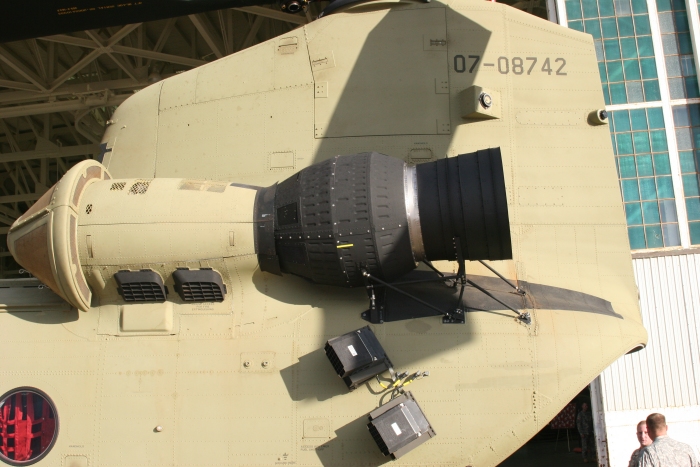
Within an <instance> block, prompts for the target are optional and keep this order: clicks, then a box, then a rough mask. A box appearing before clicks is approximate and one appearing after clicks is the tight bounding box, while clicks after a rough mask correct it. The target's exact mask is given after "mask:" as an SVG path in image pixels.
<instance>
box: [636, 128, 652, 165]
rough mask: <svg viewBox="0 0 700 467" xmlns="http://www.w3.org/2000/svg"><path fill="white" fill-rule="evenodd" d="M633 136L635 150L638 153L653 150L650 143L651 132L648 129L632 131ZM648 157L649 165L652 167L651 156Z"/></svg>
mask: <svg viewBox="0 0 700 467" xmlns="http://www.w3.org/2000/svg"><path fill="white" fill-rule="evenodd" d="M632 138H633V139H634V152H636V153H637V154H639V153H644V152H651V146H650V145H649V133H647V132H646V131H636V132H634V133H632ZM648 157H649V166H650V167H651V156H648ZM649 175H651V174H649Z"/></svg>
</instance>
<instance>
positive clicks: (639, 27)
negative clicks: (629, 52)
mask: <svg viewBox="0 0 700 467" xmlns="http://www.w3.org/2000/svg"><path fill="white" fill-rule="evenodd" d="M634 30H635V32H636V33H637V35H638V36H646V35H649V34H651V25H650V24H649V17H648V16H647V15H637V16H635V17H634Z"/></svg>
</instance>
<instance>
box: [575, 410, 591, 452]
mask: <svg viewBox="0 0 700 467" xmlns="http://www.w3.org/2000/svg"><path fill="white" fill-rule="evenodd" d="M576 428H577V429H578V432H579V434H580V435H581V455H582V456H583V458H584V459H593V458H594V457H595V455H594V454H593V415H592V414H591V411H590V410H587V411H585V412H584V411H583V410H582V411H581V412H579V414H578V416H577V417H576Z"/></svg>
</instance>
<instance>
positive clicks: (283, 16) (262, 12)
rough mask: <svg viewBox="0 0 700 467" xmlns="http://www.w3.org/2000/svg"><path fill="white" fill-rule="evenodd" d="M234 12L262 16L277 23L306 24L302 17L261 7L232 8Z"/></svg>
mask: <svg viewBox="0 0 700 467" xmlns="http://www.w3.org/2000/svg"><path fill="white" fill-rule="evenodd" d="M234 10H237V11H242V12H244V13H251V14H253V15H258V16H264V17H265V18H271V19H276V20H278V21H284V22H285V23H294V24H306V23H307V22H308V21H307V20H306V18H305V17H304V16H299V15H292V14H289V13H285V12H283V11H278V10H272V9H270V8H265V7H263V6H245V7H241V8H234Z"/></svg>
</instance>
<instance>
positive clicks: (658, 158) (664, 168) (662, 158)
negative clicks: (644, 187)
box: [654, 153, 671, 175]
mask: <svg viewBox="0 0 700 467" xmlns="http://www.w3.org/2000/svg"><path fill="white" fill-rule="evenodd" d="M654 172H655V173H656V175H668V174H670V173H671V163H670V162H669V160H668V154H663V153H662V154H654Z"/></svg>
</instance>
